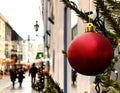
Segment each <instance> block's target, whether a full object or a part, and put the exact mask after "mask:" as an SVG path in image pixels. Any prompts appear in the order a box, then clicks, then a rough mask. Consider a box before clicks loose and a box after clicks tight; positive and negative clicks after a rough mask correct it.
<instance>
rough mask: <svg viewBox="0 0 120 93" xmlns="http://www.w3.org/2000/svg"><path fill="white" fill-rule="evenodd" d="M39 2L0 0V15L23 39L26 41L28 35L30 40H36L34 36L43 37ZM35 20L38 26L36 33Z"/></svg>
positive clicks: (33, 0)
mask: <svg viewBox="0 0 120 93" xmlns="http://www.w3.org/2000/svg"><path fill="white" fill-rule="evenodd" d="M40 1H41V0H0V13H1V14H2V15H3V16H4V17H5V18H6V19H7V21H8V23H9V24H10V25H11V27H12V28H13V29H14V30H15V31H16V32H17V33H18V34H19V35H20V36H21V37H22V38H23V39H27V37H28V35H30V38H31V39H36V38H37V37H36V34H38V35H39V36H40V37H41V36H42V35H43V24H42V17H41V7H40V6H41V4H40ZM36 20H37V21H38V24H39V30H38V32H37V33H36V32H35V29H34V25H35V24H36ZM40 37H39V38H40Z"/></svg>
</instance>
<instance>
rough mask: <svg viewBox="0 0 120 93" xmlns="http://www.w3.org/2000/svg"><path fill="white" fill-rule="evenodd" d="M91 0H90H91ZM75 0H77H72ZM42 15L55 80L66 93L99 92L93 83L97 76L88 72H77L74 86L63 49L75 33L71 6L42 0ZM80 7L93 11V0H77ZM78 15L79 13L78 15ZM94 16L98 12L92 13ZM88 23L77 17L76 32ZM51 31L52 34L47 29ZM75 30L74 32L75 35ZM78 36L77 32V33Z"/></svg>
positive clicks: (82, 31)
mask: <svg viewBox="0 0 120 93" xmlns="http://www.w3.org/2000/svg"><path fill="white" fill-rule="evenodd" d="M89 1H90V2H89ZM73 2H74V0H73ZM42 5H43V6H42V7H43V18H44V27H45V33H44V35H45V37H46V38H45V46H44V47H46V46H47V45H49V51H48V52H49V54H50V56H49V57H50V59H51V74H52V76H53V78H54V80H55V81H57V82H59V84H60V87H61V88H63V89H64V93H86V92H87V93H96V91H95V88H94V87H93V86H92V84H93V82H94V78H95V77H94V76H85V75H81V74H79V73H77V80H76V82H75V86H73V85H72V80H71V70H72V68H71V66H70V64H69V62H68V60H67V58H66V57H65V56H64V54H63V53H62V50H65V51H66V50H67V47H68V45H69V44H70V42H71V40H72V39H73V37H72V31H73V30H72V28H71V10H70V9H68V8H67V9H66V8H65V5H64V4H63V2H61V1H60V0H42ZM78 8H79V9H80V10H81V9H82V10H83V11H85V12H89V11H94V10H95V7H94V4H93V0H78ZM76 16H77V15H76ZM91 16H92V17H95V16H96V15H95V14H93V15H91ZM85 26H86V23H85V22H84V21H83V20H81V19H80V18H78V21H77V26H76V27H77V32H76V33H77V34H81V33H84V31H85ZM47 31H49V33H50V35H48V33H46V32H47ZM76 33H74V35H76ZM74 37H75V36H74Z"/></svg>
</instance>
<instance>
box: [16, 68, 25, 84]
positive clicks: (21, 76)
mask: <svg viewBox="0 0 120 93" xmlns="http://www.w3.org/2000/svg"><path fill="white" fill-rule="evenodd" d="M24 74H25V71H24V69H19V70H18V73H17V77H18V82H23V79H24V78H25V76H24Z"/></svg>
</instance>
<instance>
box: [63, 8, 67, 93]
mask: <svg viewBox="0 0 120 93" xmlns="http://www.w3.org/2000/svg"><path fill="white" fill-rule="evenodd" d="M64 50H65V51H66V50H67V8H66V7H65V8H64ZM64 93H67V57H66V56H64Z"/></svg>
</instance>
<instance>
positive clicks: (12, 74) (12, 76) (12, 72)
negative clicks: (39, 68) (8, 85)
mask: <svg viewBox="0 0 120 93" xmlns="http://www.w3.org/2000/svg"><path fill="white" fill-rule="evenodd" d="M9 73H10V80H11V81H12V86H13V88H14V86H15V81H16V78H17V69H16V65H14V66H13V67H12V68H11V69H10V71H9Z"/></svg>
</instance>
